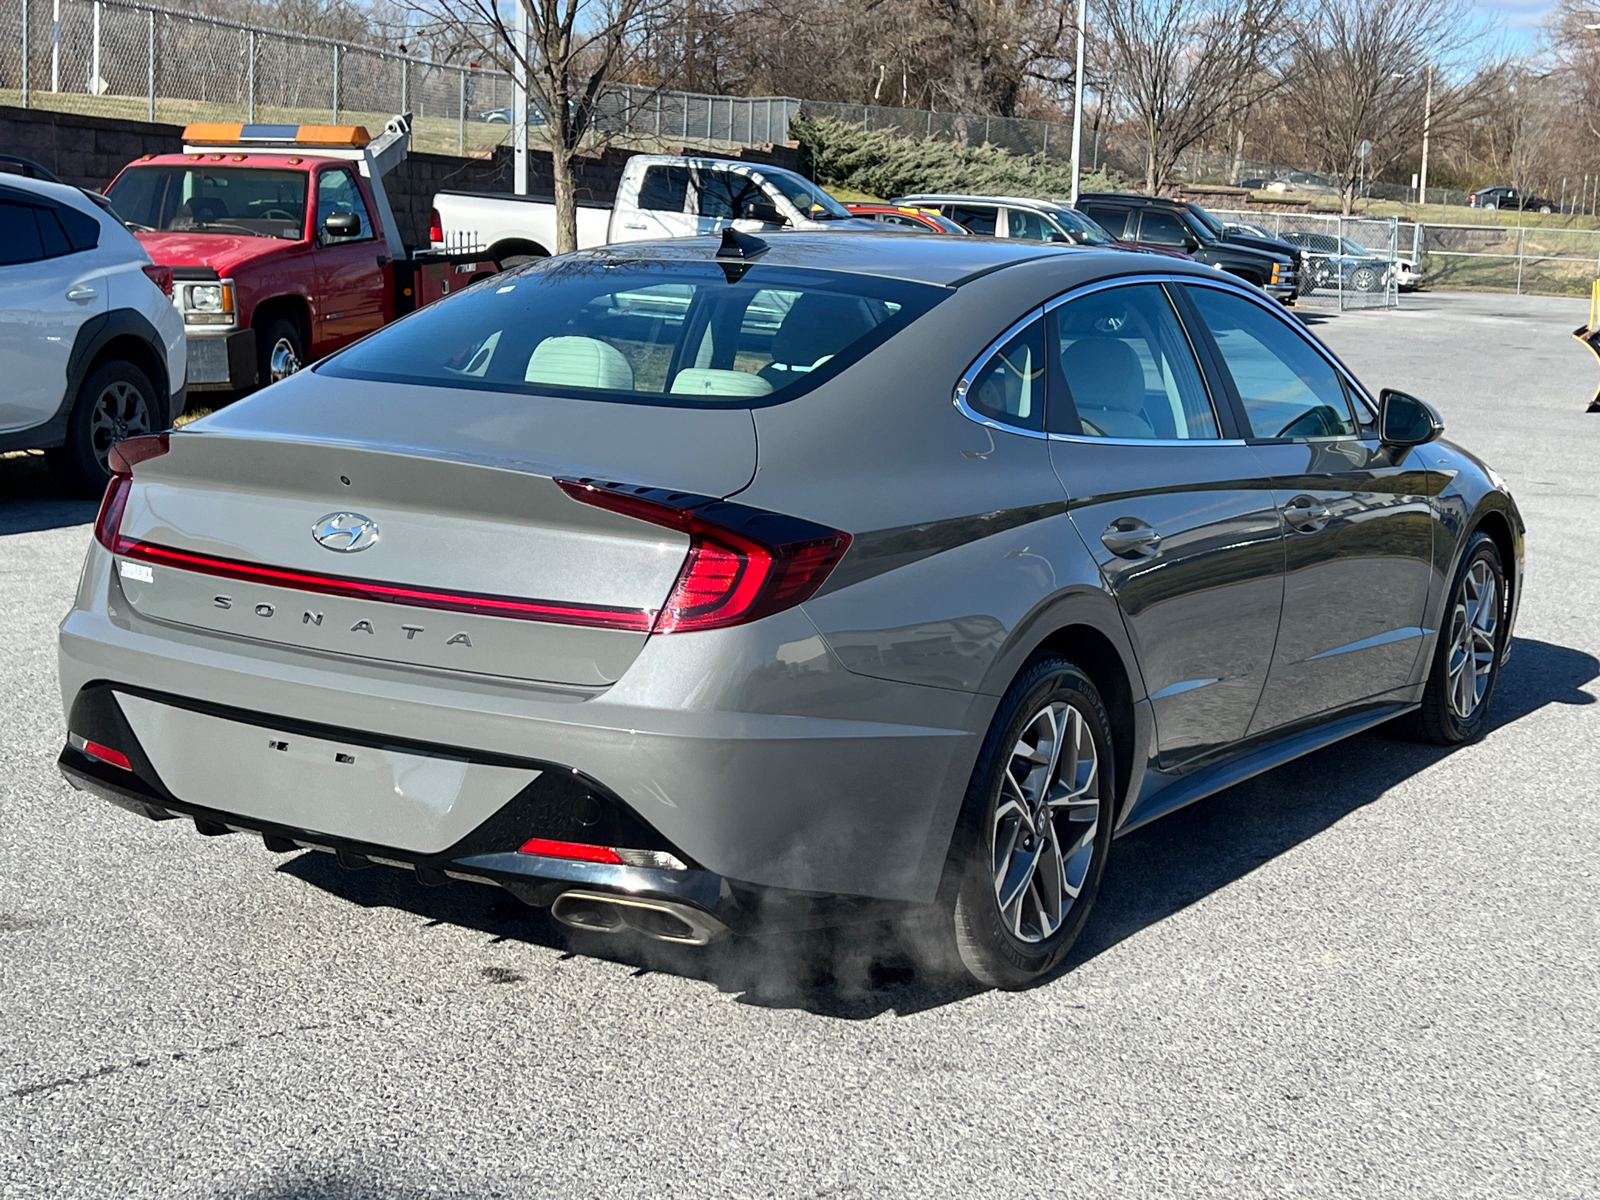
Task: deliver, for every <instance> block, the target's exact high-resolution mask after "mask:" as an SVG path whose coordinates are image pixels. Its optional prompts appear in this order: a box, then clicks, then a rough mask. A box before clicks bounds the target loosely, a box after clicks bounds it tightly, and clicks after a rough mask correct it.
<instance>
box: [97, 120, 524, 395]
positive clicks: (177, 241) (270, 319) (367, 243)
mask: <svg viewBox="0 0 1600 1200" xmlns="http://www.w3.org/2000/svg"><path fill="white" fill-rule="evenodd" d="M183 140H184V147H183V153H182V154H147V155H145V156H144V157H143V158H141V159H139V160H138V161H137V162H133V163H130V164H129V165H128V166H126V167H124V168H123V170H122V171H121V173H120V174H118V176H117V177H116V179H114V180H112V182H111V186H110V187H108V188H107V189H106V195H107V196H108V197H109V198H110V200H111V203H112V204H113V206H115V208H116V210H117V213H118V215H120V216H121V217H122V219H123V221H124V222H125V223H126V224H127V225H128V227H129V228H130V229H132V230H133V232H134V236H135V237H137V238H138V239H139V241H140V242H141V243H143V244H144V247H145V249H146V251H148V252H149V254H150V258H151V260H152V261H153V262H156V263H159V264H163V265H166V266H170V267H171V268H172V275H173V281H174V283H173V290H172V302H173V304H174V305H176V307H177V309H178V311H179V312H180V313H182V314H183V319H184V328H185V332H186V334H187V340H188V350H189V354H188V357H189V391H190V393H194V392H204V391H240V390H244V389H247V388H251V387H255V386H257V385H258V384H267V383H272V382H274V381H275V380H278V379H282V378H283V377H284V376H286V375H290V374H293V373H294V372H295V371H297V370H299V369H300V368H301V367H302V366H304V365H306V364H308V363H312V362H315V361H316V360H317V359H319V358H321V357H323V356H324V355H326V354H329V353H332V352H333V351H334V350H337V349H339V348H340V347H341V346H345V345H348V344H349V343H350V342H353V341H355V340H356V339H357V338H359V337H361V336H363V335H364V334H367V333H370V332H372V331H373V330H374V329H377V328H378V327H380V326H382V325H385V324H387V323H388V322H390V321H393V320H394V319H395V318H397V317H401V316H404V315H405V314H406V313H408V312H411V311H412V310H413V309H415V308H417V307H419V306H421V305H423V304H427V303H430V302H431V301H434V300H437V299H440V298H441V297H443V296H446V295H448V294H449V293H450V292H452V291H456V290H459V289H460V288H462V287H464V286H466V285H467V284H468V283H470V282H473V281H474V280H477V279H481V278H483V277H484V276H485V275H492V274H494V273H495V272H496V271H497V270H498V269H499V267H498V264H496V263H495V262H494V261H493V260H492V259H486V258H483V257H481V256H478V255H470V254H469V255H452V254H445V253H441V252H437V251H427V250H424V251H421V252H412V251H411V250H410V249H409V248H407V247H406V246H405V245H403V244H402V243H401V240H400V230H399V228H398V226H396V224H395V220H394V214H393V212H391V211H390V208H389V200H388V196H387V195H386V194H385V193H384V189H383V177H384V175H386V174H387V173H388V172H389V171H391V170H393V169H394V167H395V166H396V165H397V164H398V163H400V162H401V161H402V160H403V159H404V158H405V156H406V154H407V152H408V151H409V148H410V141H411V115H410V114H409V113H407V114H404V115H402V116H397V117H394V118H392V119H391V120H390V121H389V122H388V124H387V125H386V126H385V128H384V131H383V132H382V133H381V134H379V135H378V137H376V138H373V137H370V136H369V135H368V133H367V131H366V129H365V128H363V127H361V126H351V125H218V124H195V125H190V126H188V127H187V128H186V129H185V130H184V135H183Z"/></svg>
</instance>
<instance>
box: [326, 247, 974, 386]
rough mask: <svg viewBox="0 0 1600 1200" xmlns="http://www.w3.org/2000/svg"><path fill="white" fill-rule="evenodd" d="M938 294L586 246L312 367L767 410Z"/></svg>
mask: <svg viewBox="0 0 1600 1200" xmlns="http://www.w3.org/2000/svg"><path fill="white" fill-rule="evenodd" d="M947 295H949V292H948V290H947V289H945V288H940V287H934V286H931V285H928V284H918V283H906V282H903V281H900V280H892V279H885V278H882V277H875V276H863V275H852V274H847V273H842V272H829V271H821V270H812V269H805V268H789V267H763V266H762V265H761V264H759V263H757V264H755V265H754V266H752V267H750V268H748V269H746V270H743V271H726V270H724V269H723V268H722V267H721V266H719V265H717V264H715V263H709V262H704V261H684V260H678V261H673V260H663V259H640V258H630V257H626V256H624V255H622V254H621V253H619V252H609V251H597V252H595V253H593V254H583V255H574V256H570V257H566V258H561V259H549V260H544V261H541V262H539V263H534V264H530V265H529V266H528V267H526V268H524V269H521V270H519V271H517V272H516V273H514V274H511V275H499V276H496V277H495V278H494V279H492V280H488V281H486V282H484V283H482V284H479V285H477V286H475V287H473V288H471V289H469V290H468V291H465V292H462V293H461V294H460V295H458V296H454V297H452V298H451V299H450V300H448V301H446V302H444V303H441V304H435V305H430V306H428V307H427V308H424V309H422V310H421V311H419V312H417V313H416V314H414V315H413V316H410V317H408V318H406V319H405V320H404V321H401V322H398V323H396V324H394V325H392V326H389V327H388V328H387V329H384V330H381V331H379V332H378V333H376V334H374V335H372V336H371V337H369V338H367V339H366V340H365V341H362V342H360V343H358V344H356V345H355V346H352V347H351V348H350V349H348V350H346V351H344V352H343V353H341V354H337V355H335V356H334V357H332V358H330V359H328V360H327V361H326V362H324V363H322V364H321V365H319V366H318V367H317V368H316V369H317V370H318V371H323V372H326V373H327V374H330V375H336V376H343V377H347V378H357V379H374V380H380V381H383V382H393V383H423V384H432V385H436V386H445V387H458V388H467V389H475V390H491V391H504V392H528V393H535V394H541V395H548V394H554V395H569V396H574V397H579V398H585V399H603V400H631V401H635V402H640V403H679V404H707V405H719V404H748V403H750V402H751V401H759V402H771V401H773V400H784V399H788V398H789V397H791V396H795V395H799V394H800V393H801V392H803V391H805V390H807V389H808V388H809V387H810V386H811V385H812V384H813V383H815V382H818V381H820V380H823V379H826V378H828V377H830V376H831V375H834V374H837V373H838V372H839V371H841V370H843V369H844V368H845V367H847V366H848V365H850V364H851V363H852V362H855V361H856V360H857V359H859V358H861V357H862V356H863V355H865V354H866V353H868V352H869V351H870V350H872V349H873V348H874V347H876V346H878V345H880V344H881V343H882V342H883V341H885V340H886V339H888V338H890V337H893V336H894V334H895V333H897V332H899V331H900V330H901V329H903V328H905V327H906V325H908V324H909V323H910V322H911V321H913V320H915V319H916V318H917V317H919V316H921V315H922V314H923V313H924V312H926V311H928V309H930V308H932V307H933V306H934V305H935V304H937V303H938V302H939V301H940V300H942V299H944V298H945V297H946V296H947Z"/></svg>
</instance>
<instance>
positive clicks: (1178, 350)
mask: <svg viewBox="0 0 1600 1200" xmlns="http://www.w3.org/2000/svg"><path fill="white" fill-rule="evenodd" d="M1050 322H1051V326H1050V347H1051V351H1052V353H1053V354H1054V356H1055V365H1056V366H1057V367H1058V369H1059V371H1060V375H1059V379H1060V382H1061V384H1062V385H1063V386H1062V387H1061V389H1060V390H1059V392H1052V397H1055V398H1054V399H1052V402H1051V406H1050V412H1051V416H1050V429H1051V432H1054V433H1075V434H1082V435H1084V436H1087V437H1108V438H1134V439H1139V440H1147V439H1161V440H1169V441H1170V440H1178V441H1190V440H1194V439H1199V438H1216V437H1218V436H1220V434H1219V432H1218V426H1217V416H1216V413H1215V411H1214V410H1213V409H1212V406H1211V398H1210V396H1209V394H1208V393H1207V391H1206V386H1205V383H1204V381H1203V379H1202V378H1201V375H1200V368H1199V366H1198V365H1197V364H1196V363H1195V358H1194V351H1193V350H1192V349H1191V348H1190V345H1189V340H1188V337H1187V336H1186V335H1185V333H1184V331H1183V326H1182V325H1181V324H1180V323H1179V321H1178V316H1177V313H1176V312H1174V311H1173V308H1172V302H1171V300H1169V299H1168V298H1167V294H1166V292H1165V291H1164V290H1163V289H1162V288H1161V287H1160V286H1159V285H1158V284H1135V285H1132V286H1129V287H1119V288H1112V289H1110V290H1108V291H1103V292H1094V293H1091V294H1090V295H1088V296H1083V297H1081V298H1079V299H1077V300H1071V301H1068V302H1067V303H1066V304H1063V305H1061V307H1059V308H1057V309H1054V310H1052V311H1051V313H1050Z"/></svg>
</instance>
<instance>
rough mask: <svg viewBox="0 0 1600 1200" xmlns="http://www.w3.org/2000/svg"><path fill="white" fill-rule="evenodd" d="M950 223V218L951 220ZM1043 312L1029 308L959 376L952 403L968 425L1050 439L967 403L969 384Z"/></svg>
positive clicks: (1041, 316)
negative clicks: (997, 419)
mask: <svg viewBox="0 0 1600 1200" xmlns="http://www.w3.org/2000/svg"><path fill="white" fill-rule="evenodd" d="M952 219H953V218H952ZM1044 314H1045V309H1044V308H1043V307H1042V306H1040V307H1038V308H1030V309H1029V310H1028V311H1027V313H1026V314H1025V315H1024V316H1023V317H1022V319H1021V320H1018V321H1014V322H1012V323H1011V324H1010V325H1008V326H1006V331H1005V332H1004V333H1002V334H1001V335H1000V336H999V337H997V338H995V340H994V341H992V342H990V343H989V345H988V346H986V347H985V348H984V351H983V353H982V354H980V355H978V357H977V358H975V359H974V360H973V361H972V365H971V366H969V367H968V368H967V369H966V370H965V371H963V372H961V378H960V379H959V380H958V381H957V382H956V390H955V395H954V397H953V401H954V403H955V406H956V411H957V412H959V413H960V414H961V415H962V416H963V417H965V418H967V420H969V421H974V422H976V423H977V424H979V425H982V426H983V427H984V428H985V429H999V430H1002V431H1004V432H1005V433H1014V434H1017V435H1019V436H1021V437H1028V438H1038V439H1039V440H1040V441H1047V440H1048V439H1049V435H1048V434H1047V433H1045V432H1044V431H1043V430H1042V429H1023V428H1022V427H1021V426H1020V425H1007V424H1006V423H1005V422H1004V421H996V420H995V419H994V418H993V417H986V416H984V415H983V414H982V413H980V412H978V411H977V410H976V409H974V408H973V407H972V406H971V405H969V404H968V403H967V389H968V388H970V387H971V386H972V381H973V380H974V379H976V378H977V377H978V375H979V374H980V373H981V372H982V371H983V369H984V368H985V367H986V366H988V365H989V360H990V359H991V358H993V357H994V356H995V355H996V354H998V353H999V351H1000V348H1001V347H1002V346H1004V345H1005V344H1006V343H1007V342H1009V341H1010V340H1011V339H1012V338H1014V337H1016V336H1017V334H1019V333H1021V332H1022V331H1023V330H1024V329H1026V328H1027V327H1028V326H1029V325H1032V324H1033V323H1034V322H1035V321H1042V320H1044Z"/></svg>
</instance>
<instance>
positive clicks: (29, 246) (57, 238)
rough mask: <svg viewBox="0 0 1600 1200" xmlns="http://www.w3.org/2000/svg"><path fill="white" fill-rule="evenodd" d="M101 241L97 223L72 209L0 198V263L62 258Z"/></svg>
mask: <svg viewBox="0 0 1600 1200" xmlns="http://www.w3.org/2000/svg"><path fill="white" fill-rule="evenodd" d="M99 243H100V222H98V221H96V220H95V219H94V218H93V217H91V216H89V215H88V214H87V213H81V212H79V211H78V210H77V209H75V208H69V207H67V206H66V205H55V204H48V203H46V204H24V203H19V202H15V201H10V200H0V266H16V265H17V264H19V263H30V262H39V261H41V260H43V259H47V258H61V257H63V256H65V255H68V254H76V253H78V252H79V251H83V250H92V249H93V248H94V247H95V246H97V245H99Z"/></svg>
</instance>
